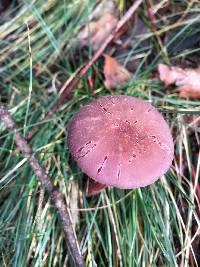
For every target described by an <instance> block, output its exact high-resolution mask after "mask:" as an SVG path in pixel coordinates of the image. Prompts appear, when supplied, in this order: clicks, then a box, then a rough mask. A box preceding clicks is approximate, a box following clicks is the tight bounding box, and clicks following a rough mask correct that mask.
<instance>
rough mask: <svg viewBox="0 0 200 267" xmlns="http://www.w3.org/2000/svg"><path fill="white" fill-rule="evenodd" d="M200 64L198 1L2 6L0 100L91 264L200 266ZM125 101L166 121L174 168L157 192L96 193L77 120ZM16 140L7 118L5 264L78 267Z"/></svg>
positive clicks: (1, 226)
mask: <svg viewBox="0 0 200 267" xmlns="http://www.w3.org/2000/svg"><path fill="white" fill-rule="evenodd" d="M137 3H138V6H137V7H136V8H135V10H134V11H133V12H132V13H133V14H131V16H130V14H129V13H128V12H127V11H128V10H130V9H131V7H133V5H134V4H137ZM120 23H122V24H120ZM120 25H122V27H121V26H120ZM116 29H117V30H116ZM199 59H200V2H199V1H194V0H186V1H168V0H158V1H156V0H146V1H138V0H137V1H125V0H116V1H114V0H113V1H112V0H111V1H105V0H104V1H97V0H77V1H67V0H62V1H61V0H48V1H44V0H37V1H36V0H31V1H29V0H18V1H17V0H15V1H12V0H4V1H1V2H0V104H1V105H3V106H4V107H5V108H6V109H8V110H9V112H10V114H11V115H12V117H13V119H14V120H15V122H16V125H17V126H18V129H19V130H18V131H19V132H20V133H21V134H22V135H23V136H24V137H25V138H26V139H28V143H29V145H30V147H31V149H32V152H33V154H34V155H35V156H36V157H37V159H38V161H39V162H40V164H41V165H42V166H43V167H44V169H45V171H46V172H47V173H48V176H49V177H50V179H51V181H52V183H53V185H54V186H55V187H56V188H57V189H58V190H59V191H60V192H61V194H62V197H63V199H64V201H65V203H66V205H67V206H68V210H69V212H70V216H71V220H72V224H73V227H74V229H75V231H76V238H77V242H78V244H79V248H80V251H81V254H82V255H83V258H84V260H85V262H86V266H91V267H93V266H104V267H107V266H110V267H116V266H120V267H126V266H131V267H132V266H138V267H149V266H155V267H156V266H159V267H160V266H161V267H162V266H163V267H164V266H166V267H169V266H170V267H171V266H180V267H187V266H188V267H189V266H191V267H197V266H200V220H199V218H200V185H199V179H200V69H199ZM119 94H122V95H128V96H134V97H138V98H140V99H144V100H146V101H149V102H150V103H151V104H152V105H153V106H155V107H156V108H157V109H158V110H159V111H160V112H161V113H162V114H163V116H164V117H165V119H166V121H167V123H168V125H169V127H170V130H171V133H172V136H173V140H174V159H173V163H172V166H171V168H170V169H169V170H168V172H167V173H166V174H165V175H163V176H162V177H160V179H159V180H158V181H157V182H156V183H154V184H153V185H151V186H147V187H144V188H138V189H132V190H122V189H116V188H112V187H108V188H106V189H104V190H103V191H102V192H100V193H99V194H98V195H95V196H91V197H87V196H86V193H85V192H86V184H87V176H86V175H85V174H84V173H82V172H81V170H80V169H79V168H78V166H77V165H76V163H75V162H74V161H73V160H72V158H71V156H70V153H69V149H68V146H67V132H68V131H67V129H68V123H69V121H70V119H71V118H72V116H73V115H74V114H75V112H77V111H78V110H79V108H80V107H82V106H83V105H85V104H86V103H88V102H89V101H91V100H93V99H96V98H97V97H99V96H102V95H119ZM49 111H51V112H49ZM48 112H49V113H48ZM30 133H31V134H32V136H31V135H30ZM14 135H15V131H7V130H6V129H5V125H4V124H3V123H1V122H0V266H5V267H8V266H16V267H22V266H34V267H35V266H58V267H63V266H74V263H73V260H72V257H71V256H70V255H69V253H68V249H67V244H66V239H65V235H64V233H63V227H62V224H61V222H60V218H59V217H58V215H57V212H56V209H55V208H54V205H53V203H52V202H51V201H50V199H49V195H48V194H47V192H46V191H45V190H44V188H43V187H42V185H41V183H40V182H38V180H37V175H35V173H34V172H33V171H32V170H31V168H30V165H29V160H27V158H25V157H24V155H23V153H21V151H20V150H19V148H18V147H17V146H16V144H15V142H14V139H13V136H14ZM155 167H156V166H155ZM198 264H199V265H198Z"/></svg>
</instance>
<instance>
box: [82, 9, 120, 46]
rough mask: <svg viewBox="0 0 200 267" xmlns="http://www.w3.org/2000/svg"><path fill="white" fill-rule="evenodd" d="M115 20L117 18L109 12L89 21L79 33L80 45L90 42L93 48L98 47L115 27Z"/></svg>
mask: <svg viewBox="0 0 200 267" xmlns="http://www.w3.org/2000/svg"><path fill="white" fill-rule="evenodd" d="M117 22H118V20H117V18H115V17H114V16H113V15H112V14H110V13H107V14H105V15H103V16H102V17H101V18H100V19H99V20H97V21H95V22H90V23H89V25H87V26H85V28H84V29H83V31H82V32H81V33H80V35H79V38H80V41H81V43H82V45H83V46H84V45H88V44H90V42H91V45H92V48H93V50H97V49H99V47H100V46H101V45H102V43H103V42H104V41H105V39H106V38H107V36H108V35H109V34H110V33H111V32H112V31H113V30H114V29H115V28H116V26H117Z"/></svg>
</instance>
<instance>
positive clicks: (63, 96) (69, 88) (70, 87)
mask: <svg viewBox="0 0 200 267" xmlns="http://www.w3.org/2000/svg"><path fill="white" fill-rule="evenodd" d="M142 2H143V0H136V1H134V3H133V5H132V6H131V7H130V8H129V10H128V11H127V12H126V14H125V15H124V16H123V17H122V18H121V20H120V21H119V22H118V23H117V26H116V29H115V31H114V32H113V33H111V34H109V35H108V37H107V38H106V40H105V42H104V43H103V44H102V45H101V47H100V48H99V49H98V50H97V51H96V52H95V54H94V55H93V57H92V58H91V59H90V60H89V61H88V62H87V63H86V65H85V66H83V67H82V68H81V69H80V70H79V71H78V72H77V74H76V75H75V76H74V78H73V79H72V80H71V81H70V82H69V83H67V84H66V85H65V88H64V89H63V90H62V93H61V96H60V98H59V99H58V100H57V102H56V103H55V105H54V106H53V107H52V108H51V109H50V111H48V112H47V113H46V114H45V115H44V118H43V120H47V119H49V118H50V117H51V116H52V115H53V114H54V113H55V112H56V111H57V110H58V109H59V107H60V106H61V105H62V103H63V102H64V101H65V100H66V99H67V98H69V97H70V95H71V92H72V90H73V88H74V87H75V86H76V85H77V84H78V82H79V80H80V79H81V78H82V77H83V76H84V75H85V74H86V73H87V72H88V71H89V69H90V68H91V66H92V65H93V64H94V62H95V61H96V60H97V59H98V58H99V57H100V56H101V55H102V54H103V52H104V50H105V49H106V47H107V46H108V45H109V44H110V43H111V42H112V41H113V40H114V39H115V38H116V36H117V37H119V34H118V33H119V32H120V31H121V29H122V28H123V27H124V26H125V24H126V23H127V22H128V21H129V20H130V19H131V18H132V16H133V14H134V13H135V11H136V10H137V8H138V7H139V6H140V5H141V3H142ZM41 127H42V124H39V125H37V126H36V127H35V128H34V129H33V130H32V131H31V132H30V133H29V135H28V138H27V139H28V140H30V139H32V137H33V136H34V135H35V133H36V132H37V131H38V130H39V129H40V128H41Z"/></svg>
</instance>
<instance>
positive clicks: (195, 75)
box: [158, 64, 200, 99]
mask: <svg viewBox="0 0 200 267" xmlns="http://www.w3.org/2000/svg"><path fill="white" fill-rule="evenodd" d="M158 73H159V76H160V80H161V81H163V82H164V84H165V86H169V85H171V84H175V85H176V86H178V88H177V90H176V91H177V92H179V94H180V96H181V97H186V98H187V97H190V98H194V99H200V68H197V69H182V68H179V67H169V66H167V65H165V64H159V65H158Z"/></svg>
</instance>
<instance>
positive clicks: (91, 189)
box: [86, 178, 107, 197]
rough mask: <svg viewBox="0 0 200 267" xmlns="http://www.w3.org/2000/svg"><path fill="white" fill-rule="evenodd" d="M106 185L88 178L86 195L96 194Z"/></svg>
mask: <svg viewBox="0 0 200 267" xmlns="http://www.w3.org/2000/svg"><path fill="white" fill-rule="evenodd" d="M106 187H107V186H106V185H104V184H101V183H98V182H96V181H94V180H92V179H90V178H88V180H87V189H86V196H87V197H91V196H95V195H98V194H99V193H100V192H101V191H103V189H104V188H106Z"/></svg>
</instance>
